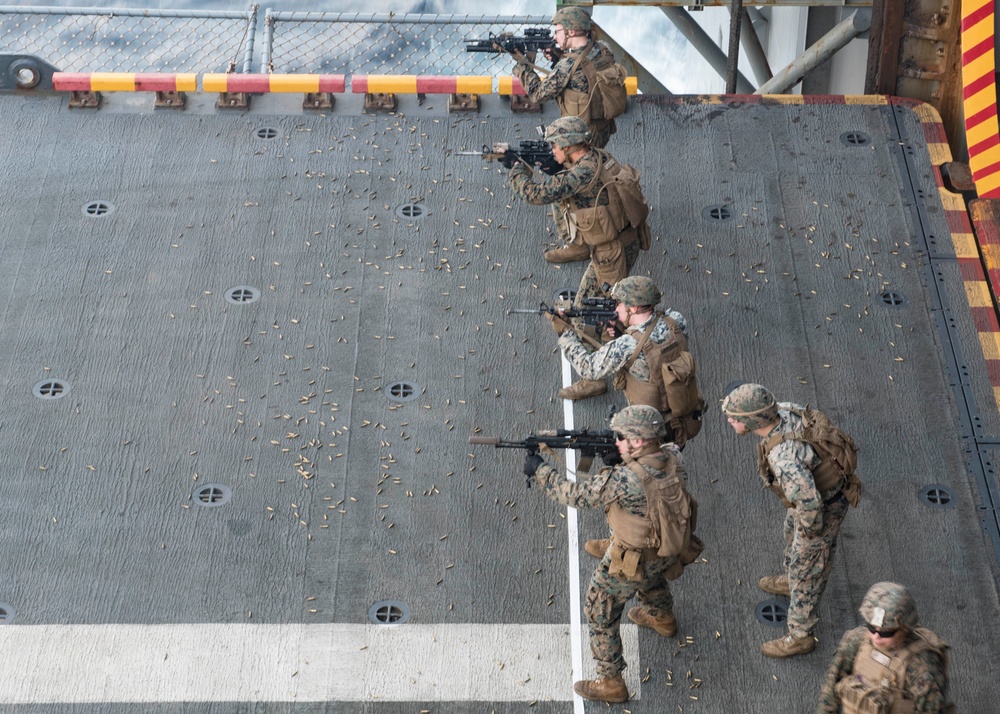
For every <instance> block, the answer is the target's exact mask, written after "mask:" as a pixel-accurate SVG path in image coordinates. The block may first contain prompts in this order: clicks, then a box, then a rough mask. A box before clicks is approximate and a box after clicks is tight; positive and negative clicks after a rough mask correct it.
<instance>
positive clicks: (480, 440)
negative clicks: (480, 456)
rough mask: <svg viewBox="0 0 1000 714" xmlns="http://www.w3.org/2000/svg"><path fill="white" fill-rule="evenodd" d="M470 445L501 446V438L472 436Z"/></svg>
mask: <svg viewBox="0 0 1000 714" xmlns="http://www.w3.org/2000/svg"><path fill="white" fill-rule="evenodd" d="M469 443H470V444H484V445H486V446H499V445H500V438H499V437H496V436H470V437H469Z"/></svg>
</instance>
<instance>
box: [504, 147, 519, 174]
mask: <svg viewBox="0 0 1000 714" xmlns="http://www.w3.org/2000/svg"><path fill="white" fill-rule="evenodd" d="M520 158H521V157H520V156H518V155H517V152H516V151H514V150H513V149H507V150H506V151H505V152H503V156H501V157H500V159H499V161H500V163H501V165H503V167H504V168H505V169H512V168H514V164H516V163H517V162H518V160H520Z"/></svg>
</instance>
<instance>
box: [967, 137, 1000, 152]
mask: <svg viewBox="0 0 1000 714" xmlns="http://www.w3.org/2000/svg"><path fill="white" fill-rule="evenodd" d="M998 144H1000V136H997V135H996V134H994V135H993V136H990V137H987V138H986V139H983V140H982V141H980V142H979V143H978V144H973V145H972V146H970V147H969V156H979V155H980V154H982V153H984V152H986V151H987V150H988V149H992V148H993V147H994V146H997V145H998Z"/></svg>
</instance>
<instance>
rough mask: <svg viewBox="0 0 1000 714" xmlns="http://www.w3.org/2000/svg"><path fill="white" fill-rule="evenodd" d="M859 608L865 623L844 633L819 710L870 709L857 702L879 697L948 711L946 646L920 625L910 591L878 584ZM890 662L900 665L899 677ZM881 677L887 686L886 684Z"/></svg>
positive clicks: (845, 713) (828, 713) (840, 713)
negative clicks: (894, 672)
mask: <svg viewBox="0 0 1000 714" xmlns="http://www.w3.org/2000/svg"><path fill="white" fill-rule="evenodd" d="M860 612H861V616H862V618H864V620H865V622H866V623H867V625H865V626H863V627H857V628H855V629H853V630H848V631H847V632H846V633H844V636H843V638H842V639H841V640H840V644H839V645H838V646H837V651H836V653H835V654H834V656H833V663H832V664H831V665H830V669H829V671H827V674H826V680H825V681H824V683H823V688H822V689H821V690H820V695H819V706H818V707H817V709H816V714H866V711H868V710H866V709H865V708H864V704H860V705H859V702H867V703H868V704H869V705H874V700H876V699H882V700H883V701H884V702H886V704H887V706H886V708H885V711H890V708H891V707H892V705H893V703H895V704H896V705H897V706H898V705H900V704H902V705H903V706H904V707H905V706H906V705H909V706H912V709H909V708H908V709H905V711H912V712H921V713H922V712H935V713H937V712H947V711H950V710H949V704H948V700H947V693H948V663H947V660H948V645H947V644H945V643H944V642H943V641H942V640H941V639H940V638H939V637H938V636H937V635H935V634H934V633H933V632H931V631H930V630H927V629H925V628H921V627H917V608H916V603H915V602H914V600H913V597H912V596H911V595H910V593H909V591H908V590H907V589H906V588H905V587H904V586H902V585H899V584H898V583H888V582H885V583H875V585H873V586H872V587H871V589H870V590H869V591H868V593H867V594H866V595H865V598H864V600H863V601H862V604H861V608H860ZM872 663H875V664H874V665H873V664H872ZM890 664H895V665H896V668H895V670H896V672H897V673H898V678H897V675H894V674H892V673H891V672H892V670H890V668H889V666H888V665H890ZM866 673H867V676H866ZM883 679H884V680H886V684H888V685H889V686H886V687H883V686H882V681H883ZM872 692H875V693H874V694H873V693H872ZM874 711H878V709H875V710H874ZM891 711H896V709H891Z"/></svg>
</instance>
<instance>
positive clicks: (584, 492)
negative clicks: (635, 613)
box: [535, 445, 681, 678]
mask: <svg viewBox="0 0 1000 714" xmlns="http://www.w3.org/2000/svg"><path fill="white" fill-rule="evenodd" d="M664 455H665V456H667V458H670V457H673V458H675V459H677V461H678V462H680V452H679V451H677V449H675V448H673V446H672V445H667V446H665V447H664ZM643 468H648V467H646V466H645V465H643ZM678 468H681V466H680V464H679V463H678ZM651 473H652V474H653V475H654V477H656V476H657V474H656V473H655V472H652V471H651ZM535 480H536V481H537V482H538V484H539V485H540V486H541V487H542V488H543V489H544V490H545V493H546V494H547V495H548V496H549V498H551V499H552V500H553V501H556V502H557V503H562V504H564V505H567V506H572V507H574V508H600V509H604V508H605V507H606V506H608V505H610V504H611V503H614V502H616V501H617V502H618V505H619V506H621V507H622V508H624V509H625V510H626V511H628V512H629V513H634V514H638V515H645V514H646V506H647V502H646V492H645V490H644V489H643V486H642V482H641V481H640V480H639V478H638V477H637V476H636V475H635V473H634V472H633V471H632V469H631V468H629V467H628V466H627V465H626V464H619V465H617V466H614V467H611V468H605V469H602V470H601V472H600V473H598V474H596V475H594V476H591V477H589V478H588V479H586V480H580V481H575V482H574V481H569V480H568V479H567V478H566V477H565V475H563V474H561V473H560V472H558V471H556V470H555V469H554V468H552V467H551V466H549V465H548V464H542V465H541V466H539V467H538V470H537V471H536V472H535ZM675 560H676V558H675V557H670V558H658V559H654V560H650V561H645V562H643V565H642V567H643V577H642V579H641V580H638V581H630V580H625V579H624V578H621V577H616V576H613V575H611V574H610V572H609V570H610V565H611V552H610V550H609V551H608V552H607V553H605V554H604V558H603V559H602V560H601V564H600V565H599V566H597V570H596V571H594V576H593V577H592V578H591V580H590V586H589V588H588V589H587V595H586V598H585V600H584V614H585V615H586V617H587V624H588V626H589V628H590V651H591V653H592V654H593V656H594V660H595V661H596V663H597V676H598V677H600V678H606V677H615V676H617V675H619V674H621V672H622V671H623V670H624V669H625V659H624V658H623V657H622V640H621V634H620V633H619V630H618V627H619V623H620V621H621V618H622V613H623V611H624V610H625V603H627V602H628V601H629V600H630V599H631V598H632V597H633V596H636V597H638V600H639V602H640V603H641V604H642V605H644V606H646V607H648V608H649V611H650V614H651V615H653V616H654V617H658V616H661V615H670V614H672V613H673V608H674V598H673V595H671V593H670V586H669V585H668V583H667V579H666V576H665V574H666V572H667V571H668V570H669V569H670V566H672V565H673V564H674V561H675Z"/></svg>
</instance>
